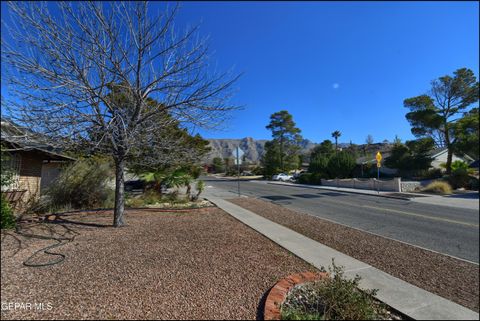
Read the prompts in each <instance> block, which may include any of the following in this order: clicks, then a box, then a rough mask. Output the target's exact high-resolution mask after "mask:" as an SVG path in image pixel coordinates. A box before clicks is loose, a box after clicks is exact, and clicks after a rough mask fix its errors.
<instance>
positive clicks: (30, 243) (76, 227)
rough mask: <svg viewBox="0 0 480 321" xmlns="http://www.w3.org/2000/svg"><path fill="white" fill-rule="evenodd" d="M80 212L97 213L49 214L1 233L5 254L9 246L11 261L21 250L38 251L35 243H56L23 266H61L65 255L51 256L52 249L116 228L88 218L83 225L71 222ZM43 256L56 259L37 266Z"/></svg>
mask: <svg viewBox="0 0 480 321" xmlns="http://www.w3.org/2000/svg"><path fill="white" fill-rule="evenodd" d="M79 212H81V213H86V212H94V211H78V212H77V211H75V212H65V213H56V214H48V215H45V216H42V217H35V218H34V219H31V220H29V221H20V222H18V224H17V226H16V228H15V230H8V231H2V238H1V242H2V250H3V249H4V244H6V245H5V247H6V250H7V251H12V254H11V255H8V257H14V256H15V255H17V254H18V253H19V252H20V251H21V250H25V249H28V248H29V247H35V246H36V244H37V243H36V241H35V240H40V241H42V240H43V241H53V242H54V243H53V244H49V245H48V246H45V247H43V248H41V249H39V250H37V251H34V252H33V254H31V255H30V256H29V257H28V258H27V259H26V260H25V261H24V262H23V265H25V266H30V267H38V266H48V265H54V264H57V263H60V262H62V261H63V260H64V259H65V258H66V255H65V254H61V253H56V252H52V249H53V248H58V247H60V246H63V245H66V244H68V243H70V242H73V241H74V239H75V238H76V237H77V236H79V235H81V234H82V232H83V231H86V230H92V229H98V228H108V227H113V225H111V224H102V223H98V222H92V221H91V220H90V218H88V217H87V218H86V220H84V221H79V220H72V219H70V218H69V217H72V216H75V215H76V214H79ZM97 212H98V211H97ZM67 217H68V218H67ZM83 218H85V217H83ZM9 238H11V239H12V240H11V243H8V242H10V240H9ZM7 243H8V244H7ZM40 256H41V257H43V256H50V257H51V256H54V257H55V258H56V259H55V260H51V261H49V262H47V263H36V262H35V261H38V257H40Z"/></svg>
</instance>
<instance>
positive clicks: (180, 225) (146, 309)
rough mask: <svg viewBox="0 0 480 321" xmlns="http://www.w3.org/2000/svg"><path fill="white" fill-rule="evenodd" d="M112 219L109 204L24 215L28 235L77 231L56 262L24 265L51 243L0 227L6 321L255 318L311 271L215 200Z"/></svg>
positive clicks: (68, 234) (41, 259) (42, 259)
mask: <svg viewBox="0 0 480 321" xmlns="http://www.w3.org/2000/svg"><path fill="white" fill-rule="evenodd" d="M69 221H75V222H76V223H75V224H74V223H72V222H69ZM111 221H112V213H111V212H93V213H86V212H82V213H77V214H73V215H71V216H66V217H63V220H56V221H54V222H55V223H57V224H45V223H43V224H38V223H28V224H27V225H26V226H24V233H33V234H36V235H49V234H53V235H57V236H59V235H64V236H65V237H72V236H74V235H75V238H74V240H73V241H72V242H67V243H66V244H65V245H64V246H61V247H58V248H55V249H52V251H53V252H57V253H62V254H65V255H66V258H65V260H64V261H63V262H62V263H59V264H56V265H52V266H46V267H37V268H32V267H25V266H23V265H22V263H23V262H24V261H25V260H26V259H27V258H28V257H30V256H31V255H32V253H34V252H35V251H36V250H38V249H41V248H43V247H45V246H48V245H50V244H55V243H56V242H54V241H52V240H43V239H32V238H27V237H24V236H18V235H16V234H13V233H12V232H4V231H2V242H1V248H2V251H1V267H2V274H1V297H2V313H1V317H2V319H32V318H33V319H53V318H55V319H63V318H65V319H80V318H81V319H97V318H98V319H190V318H192V319H255V318H256V316H257V309H258V308H259V304H260V301H261V299H262V297H263V295H264V294H265V292H266V291H268V290H269V288H270V287H271V286H273V285H274V284H275V282H276V281H278V279H280V278H282V277H285V276H287V275H289V274H292V273H298V272H303V271H312V270H313V268H312V267H311V266H310V265H309V264H307V263H305V262H304V261H302V260H301V259H299V258H297V257H295V256H293V255H292V254H290V253H289V252H287V251H286V250H284V249H282V248H280V247H279V246H277V245H276V244H275V243H273V242H271V241H269V240H268V239H266V238H264V237H263V236H261V235H260V234H258V233H256V232H255V231H253V230H252V229H250V228H248V227H246V226H244V225H243V224H242V223H240V222H238V221H236V220H235V219H233V218H232V217H230V216H229V215H228V214H226V213H225V212H223V211H222V210H220V209H218V208H204V209H199V210H192V211H190V212H187V213H185V212H183V213H172V212H158V211H155V210H136V211H134V210H131V211H128V212H127V215H126V222H127V224H128V226H126V227H122V228H119V229H115V228H112V227H110V226H109V225H110V224H111ZM78 223H82V224H78ZM58 258H59V257H55V256H49V255H44V254H42V255H40V256H38V257H35V258H34V261H35V262H38V263H42V262H46V261H51V260H56V259H58ZM8 303H31V304H34V303H44V309H43V310H41V309H38V310H35V309H17V310H9V311H7V310H5V309H4V305H5V304H8ZM37 307H38V306H37ZM49 308H50V309H49Z"/></svg>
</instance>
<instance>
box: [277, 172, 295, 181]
mask: <svg viewBox="0 0 480 321" xmlns="http://www.w3.org/2000/svg"><path fill="white" fill-rule="evenodd" d="M292 179H293V176H292V175H287V174H285V173H280V174H277V175H273V177H272V180H274V181H282V182H286V181H290V180H292Z"/></svg>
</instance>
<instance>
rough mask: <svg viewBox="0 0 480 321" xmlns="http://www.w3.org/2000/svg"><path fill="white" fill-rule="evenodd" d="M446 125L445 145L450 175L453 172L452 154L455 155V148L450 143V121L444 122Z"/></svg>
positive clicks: (448, 173)
mask: <svg viewBox="0 0 480 321" xmlns="http://www.w3.org/2000/svg"><path fill="white" fill-rule="evenodd" d="M444 126H445V145H446V146H447V164H446V168H447V175H450V173H451V172H452V156H453V150H452V144H451V143H450V135H449V134H450V133H449V132H448V130H449V128H448V123H447V122H445V123H444Z"/></svg>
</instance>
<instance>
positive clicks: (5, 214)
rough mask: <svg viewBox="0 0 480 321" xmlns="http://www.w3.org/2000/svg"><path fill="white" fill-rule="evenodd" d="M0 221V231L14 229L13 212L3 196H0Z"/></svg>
mask: <svg viewBox="0 0 480 321" xmlns="http://www.w3.org/2000/svg"><path fill="white" fill-rule="evenodd" d="M0 207H1V211H2V212H1V221H0V225H1V228H2V229H9V228H14V227H15V223H16V220H15V216H14V215H13V210H12V208H11V207H10V204H9V203H8V201H7V200H6V198H5V196H4V195H3V194H2V196H1V204H0Z"/></svg>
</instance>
